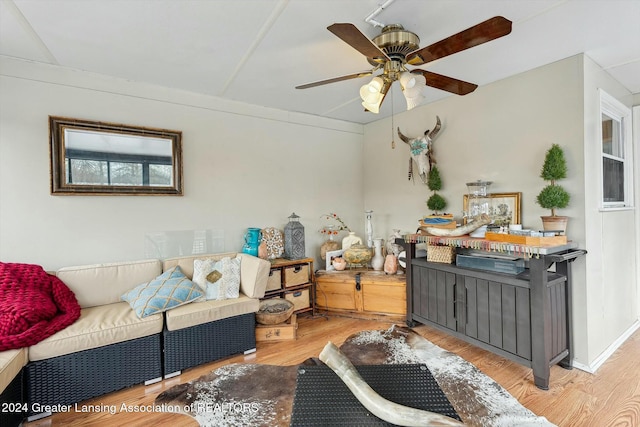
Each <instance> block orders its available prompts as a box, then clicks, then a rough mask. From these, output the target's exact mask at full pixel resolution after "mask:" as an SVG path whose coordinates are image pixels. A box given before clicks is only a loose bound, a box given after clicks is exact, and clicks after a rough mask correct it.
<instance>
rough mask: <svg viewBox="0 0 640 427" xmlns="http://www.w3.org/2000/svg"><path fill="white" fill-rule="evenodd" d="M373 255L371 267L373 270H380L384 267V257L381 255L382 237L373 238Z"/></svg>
mask: <svg viewBox="0 0 640 427" xmlns="http://www.w3.org/2000/svg"><path fill="white" fill-rule="evenodd" d="M373 248H374V255H373V258H371V268H373V269H374V270H375V271H382V268H383V267H384V257H383V256H382V239H373Z"/></svg>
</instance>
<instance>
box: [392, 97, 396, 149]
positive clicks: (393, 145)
mask: <svg viewBox="0 0 640 427" xmlns="http://www.w3.org/2000/svg"><path fill="white" fill-rule="evenodd" d="M391 90H392V92H391V149H392V150H395V148H396V140H395V138H394V137H393V128H394V126H395V125H394V123H393V88H391Z"/></svg>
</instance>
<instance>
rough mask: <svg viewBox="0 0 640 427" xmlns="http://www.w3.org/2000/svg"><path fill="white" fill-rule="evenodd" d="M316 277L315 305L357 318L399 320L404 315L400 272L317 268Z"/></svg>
mask: <svg viewBox="0 0 640 427" xmlns="http://www.w3.org/2000/svg"><path fill="white" fill-rule="evenodd" d="M315 278H316V300H315V301H316V307H317V308H318V309H321V310H325V311H328V312H332V313H335V314H342V315H346V316H350V317H360V318H368V319H371V318H384V319H389V320H402V319H404V318H405V316H406V309H407V303H406V294H407V291H406V279H405V275H404V274H394V275H387V274H385V273H383V272H381V271H372V270H364V269H355V270H345V271H325V270H320V271H317V272H316V274H315Z"/></svg>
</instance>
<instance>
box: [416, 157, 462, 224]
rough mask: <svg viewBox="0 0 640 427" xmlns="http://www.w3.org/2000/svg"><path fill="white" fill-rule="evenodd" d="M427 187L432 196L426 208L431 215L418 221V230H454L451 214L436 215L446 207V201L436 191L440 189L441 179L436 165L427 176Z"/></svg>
mask: <svg viewBox="0 0 640 427" xmlns="http://www.w3.org/2000/svg"><path fill="white" fill-rule="evenodd" d="M427 187H429V190H431V191H433V194H432V195H431V197H429V200H427V207H428V208H429V209H430V210H431V211H432V212H433V213H432V214H431V215H429V216H426V217H424V218H423V219H422V220H420V225H421V227H420V228H424V227H436V228H456V222H455V221H454V220H453V215H452V214H447V213H442V214H440V213H438V212H439V211H442V210H444V208H445V207H446V206H447V201H446V200H445V199H444V197H442V196H441V195H439V194H438V190H441V189H442V179H441V178H440V171H439V170H438V167H437V166H436V165H433V167H432V168H431V170H430V171H429V174H428V175H427Z"/></svg>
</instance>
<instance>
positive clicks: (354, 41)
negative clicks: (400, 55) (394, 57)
mask: <svg viewBox="0 0 640 427" xmlns="http://www.w3.org/2000/svg"><path fill="white" fill-rule="evenodd" d="M327 30H329V31H331V32H332V33H333V34H335V35H336V36H338V37H339V38H340V39H341V40H342V41H343V42H345V43H346V44H348V45H349V46H351V47H352V48H354V49H355V50H357V51H358V52H360V53H361V54H363V55H364V56H366V57H367V58H371V59H374V60H377V61H382V60H387V61H388V60H389V57H388V56H387V54H386V53H384V52H383V51H381V50H380V48H379V47H378V46H376V44H375V43H374V42H372V41H371V40H369V38H368V37H367V36H365V35H364V34H363V33H362V32H361V31H360V30H359V29H358V28H357V27H356V26H355V25H353V24H349V23H337V24H332V25H329V26H328V27H327Z"/></svg>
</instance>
